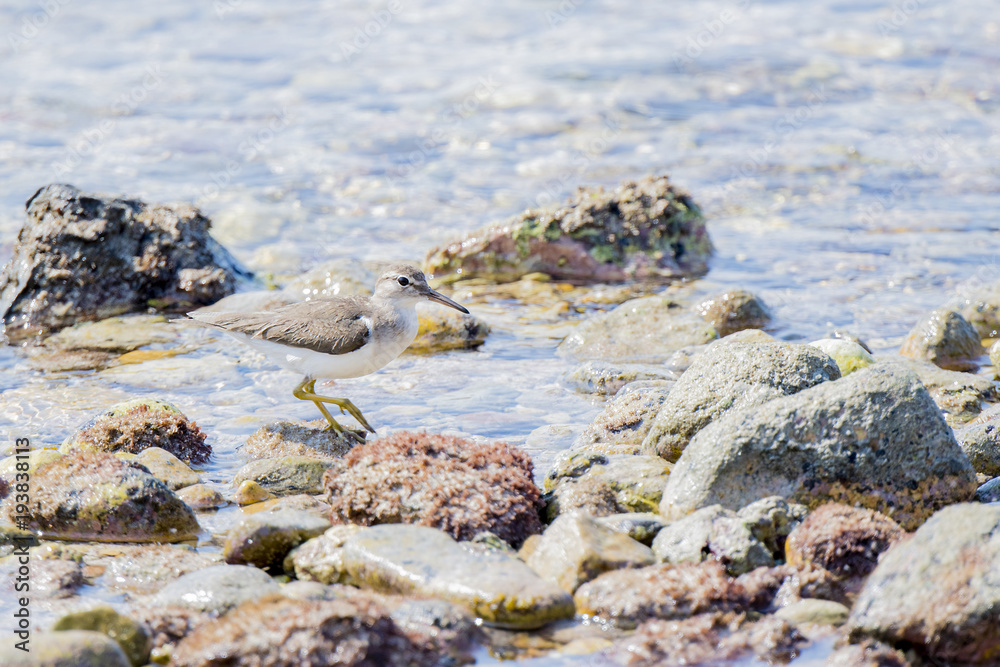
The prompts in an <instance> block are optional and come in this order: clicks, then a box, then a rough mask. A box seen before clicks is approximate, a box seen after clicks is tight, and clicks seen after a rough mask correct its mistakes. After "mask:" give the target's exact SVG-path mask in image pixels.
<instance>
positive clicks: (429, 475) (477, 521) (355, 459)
mask: <svg viewBox="0 0 1000 667" xmlns="http://www.w3.org/2000/svg"><path fill="white" fill-rule="evenodd" d="M532 473H533V467H532V463H531V459H530V457H529V456H528V455H527V454H525V453H524V452H522V451H521V450H520V449H518V448H517V447H515V446H513V445H509V444H507V443H475V442H472V441H470V440H465V439H463V438H457V437H454V436H443V435H437V434H431V433H410V432H405V431H404V432H399V433H394V434H392V435H390V436H387V437H384V438H380V439H378V440H374V441H372V442H370V443H367V444H364V445H359V446H358V447H355V448H354V449H353V450H351V452H350V453H349V454H348V455H347V456H345V457H344V459H343V460H341V461H337V462H334V464H333V466H332V467H331V468H330V471H329V472H328V473H327V474H326V476H325V477H324V484H325V486H326V491H327V501H328V502H329V503H330V505H331V507H332V510H331V516H332V517H333V519H334V521H335V522H343V523H356V524H361V525H372V524H384V523H416V524H420V525H424V526H432V527H435V528H440V529H441V530H444V531H445V532H447V533H449V534H450V535H452V536H453V537H454V538H456V539H460V540H469V539H472V538H473V537H475V536H476V535H477V534H479V533H481V532H482V531H490V532H492V533H494V534H495V535H497V536H498V537H500V538H501V539H503V540H504V541H506V542H509V543H511V544H514V545H520V544H521V542H523V541H524V539H525V538H526V537H527V536H528V535H532V534H534V533H538V532H540V531H541V522H540V520H539V516H538V509H539V504H540V497H541V493H540V491H539V490H538V488H537V487H536V486H535V484H534V481H533V474H532Z"/></svg>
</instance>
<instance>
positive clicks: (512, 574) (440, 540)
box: [293, 524, 573, 629]
mask: <svg viewBox="0 0 1000 667" xmlns="http://www.w3.org/2000/svg"><path fill="white" fill-rule="evenodd" d="M320 539H323V538H320ZM310 544H311V542H307V543H306V544H305V545H303V546H302V547H300V550H302V551H305V552H306V553H308V550H309V546H310ZM339 550H340V553H339V554H338V556H337V557H336V558H337V560H338V561H339V562H338V563H337V565H336V567H338V568H339V569H340V575H339V577H338V580H339V581H340V582H341V583H347V584H351V585H353V586H359V587H361V588H366V589H367V588H370V589H374V590H378V591H383V592H388V593H398V594H403V595H417V596H427V597H432V598H440V599H443V600H447V601H449V602H452V603H454V604H457V605H459V606H461V607H463V608H465V609H467V610H469V611H470V612H471V613H473V614H475V615H476V616H478V617H480V618H482V619H483V621H484V622H485V623H487V624H489V625H496V626H499V627H508V628H518V629H530V628H537V627H540V626H543V625H545V624H546V623H550V622H552V621H555V620H559V619H563V618H570V617H572V615H573V601H572V599H571V598H570V596H569V595H568V594H567V593H566V592H565V591H563V590H562V589H560V588H559V587H558V586H556V585H555V584H552V583H549V582H547V581H545V580H544V579H542V578H541V577H539V576H538V575H537V574H535V572H534V571H532V570H531V568H529V567H528V566H527V565H526V564H525V563H524V562H522V561H521V560H520V559H518V558H517V557H515V556H513V555H510V554H508V553H506V552H504V551H500V550H497V549H489V548H478V549H473V548H465V547H464V546H463V545H462V544H460V543H458V542H455V541H454V540H453V539H452V538H451V537H449V536H448V535H446V534H445V533H443V532H441V531H439V530H435V529H433V528H427V527H423V526H412V525H405V524H386V525H381V526H374V527H372V528H367V529H365V530H362V531H360V532H358V533H355V534H354V535H351V536H349V537H347V538H346V540H344V542H343V546H341V547H339ZM300 555H301V554H300ZM294 558H296V556H295V555H293V559H294ZM331 562H332V559H331V558H330V557H329V556H327V558H326V563H327V564H328V565H330V564H331ZM296 570H298V563H296Z"/></svg>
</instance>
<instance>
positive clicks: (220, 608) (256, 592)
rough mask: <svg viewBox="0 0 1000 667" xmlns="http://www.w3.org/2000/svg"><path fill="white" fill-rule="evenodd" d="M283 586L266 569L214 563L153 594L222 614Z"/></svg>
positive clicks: (164, 601) (158, 599) (158, 601)
mask: <svg viewBox="0 0 1000 667" xmlns="http://www.w3.org/2000/svg"><path fill="white" fill-rule="evenodd" d="M280 590H281V589H280V588H279V587H278V584H276V583H275V582H274V580H273V579H271V577H269V576H268V575H267V574H266V573H265V572H264V571H263V570H259V569H257V568H256V567H250V566H249V565H213V566H211V567H206V568H204V569H201V570H196V571H194V572H189V573H187V574H185V575H184V576H182V577H180V578H178V579H175V580H174V581H172V582H170V583H169V584H167V585H166V586H164V587H163V588H162V589H161V590H160V592H159V593H157V594H156V595H154V596H153V598H152V602H153V604H155V605H159V606H163V607H169V606H179V607H185V608H187V609H192V610H194V611H201V612H205V613H207V614H211V615H213V616H221V615H222V614H225V613H226V612H227V611H229V610H230V609H233V608H234V607H237V606H239V605H240V604H242V603H243V602H246V601H247V600H257V599H260V598H263V597H266V596H268V595H272V594H274V593H278V592H279V591H280Z"/></svg>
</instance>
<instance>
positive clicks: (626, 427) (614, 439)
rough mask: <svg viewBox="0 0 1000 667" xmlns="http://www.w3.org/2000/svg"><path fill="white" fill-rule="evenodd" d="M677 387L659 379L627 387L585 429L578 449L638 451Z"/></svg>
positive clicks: (578, 440)
mask: <svg viewBox="0 0 1000 667" xmlns="http://www.w3.org/2000/svg"><path fill="white" fill-rule="evenodd" d="M673 385H674V383H673V382H667V381H657V380H652V381H638V382H632V383H629V384H627V385H625V386H624V387H623V388H622V389H621V390H620V391H619V392H618V393H617V394H616V395H615V397H614V398H612V399H611V400H610V401H608V403H607V405H605V406H604V411H603V412H602V413H601V414H599V415H597V417H596V418H595V419H594V421H593V422H591V423H590V424H589V425H588V426H587V428H586V429H584V431H583V433H581V434H580V437H579V438H577V441H576V445H575V447H576V448H580V447H589V446H591V445H593V446H600V447H611V448H619V447H631V448H633V449H635V450H638V448H639V446H640V445H642V441H643V440H645V438H646V434H647V433H649V428H650V426H651V425H652V423H653V419H654V418H655V417H656V413H657V412H659V410H660V406H662V405H663V403H664V402H665V401H666V400H667V395H668V394H669V393H670V390H671V388H672V387H673Z"/></svg>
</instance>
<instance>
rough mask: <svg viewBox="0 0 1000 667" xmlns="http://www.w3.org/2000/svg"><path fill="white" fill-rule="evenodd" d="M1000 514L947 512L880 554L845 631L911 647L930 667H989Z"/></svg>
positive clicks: (996, 621) (969, 508)
mask: <svg viewBox="0 0 1000 667" xmlns="http://www.w3.org/2000/svg"><path fill="white" fill-rule="evenodd" d="M998 535H1000V507H998V506H996V505H980V504H978V503H968V504H964V503H963V504H957V505H952V506H951V507H946V508H944V509H943V510H941V511H940V512H938V513H937V514H935V515H934V516H933V517H931V518H930V519H929V520H928V521H927V522H926V523H925V524H924V525H922V526H921V527H920V528H919V529H917V531H916V533H914V535H913V537H912V538H910V539H909V540H906V541H904V542H901V543H900V544H898V545H896V546H895V547H893V548H892V549H890V550H889V551H887V552H886V553H885V554H884V555H883V556H882V558H881V559H880V560H879V563H878V566H877V567H876V568H875V571H874V572H872V573H871V575H870V576H869V577H868V580H867V581H866V583H865V587H864V588H863V589H862V591H861V593H860V594H859V595H858V599H857V602H856V603H855V605H854V607H853V608H852V609H851V615H850V618H849V619H848V621H847V625H846V626H845V630H846V632H847V634H848V637H849V638H850V640H851V641H852V642H859V641H861V640H863V639H864V638H866V637H873V638H875V639H878V640H881V641H884V642H886V643H888V644H890V645H892V646H897V647H904V646H905V647H912V648H914V649H916V651H917V652H918V653H919V654H921V655H923V656H926V657H927V658H928V659H929V660H931V661H933V662H934V663H936V664H944V663H949V664H969V663H971V664H980V665H992V664H996V656H997V655H1000V581H998V579H997V572H1000V539H998Z"/></svg>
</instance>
